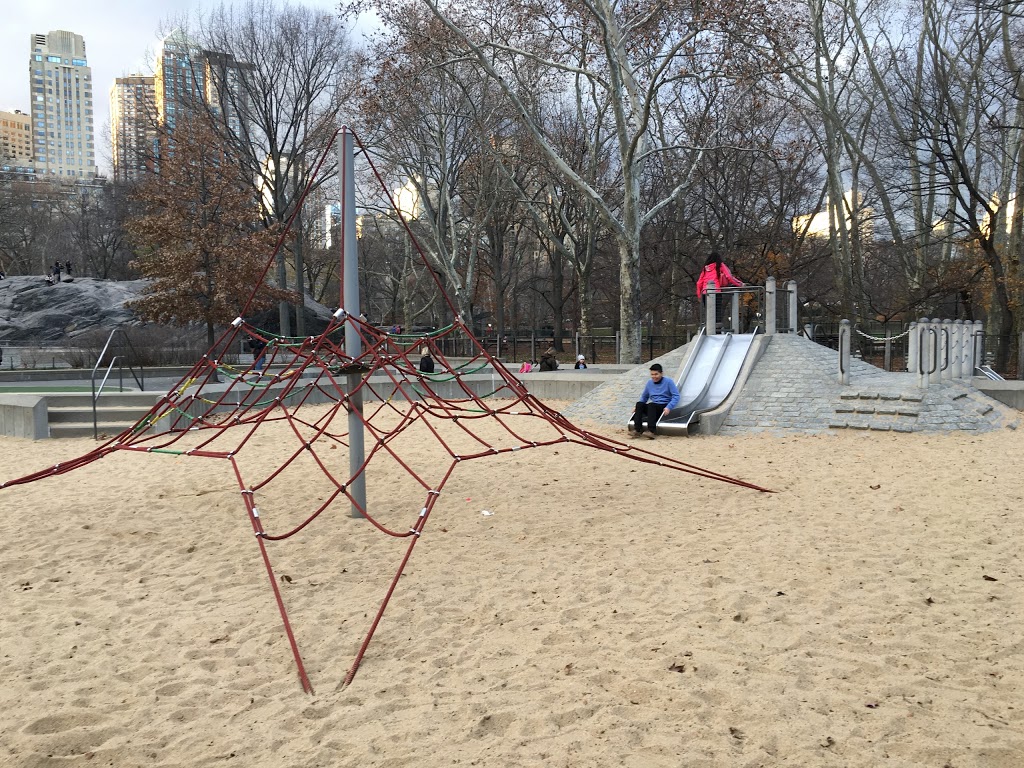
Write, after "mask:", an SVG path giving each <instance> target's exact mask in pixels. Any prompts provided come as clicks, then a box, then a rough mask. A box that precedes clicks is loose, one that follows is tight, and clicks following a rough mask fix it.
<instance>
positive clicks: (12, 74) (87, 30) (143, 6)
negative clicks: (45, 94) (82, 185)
mask: <svg viewBox="0 0 1024 768" xmlns="http://www.w3.org/2000/svg"><path fill="white" fill-rule="evenodd" d="M219 4H220V3H219V2H218V1H217V0H160V1H159V2H155V3H148V2H145V0H78V1H77V2H69V1H68V0H0V109H2V110H14V109H20V110H21V111H23V112H28V111H29V72H28V63H29V54H30V51H29V36H30V35H34V34H46V33H47V32H50V31H53V30H57V29H65V30H67V31H69V32H74V33H75V34H78V35H81V36H82V37H84V38H85V50H86V54H87V56H88V58H89V66H90V67H91V68H92V82H93V94H94V96H95V98H94V99H93V101H94V102H95V109H96V112H95V115H96V122H95V124H94V128H95V131H96V142H97V150H98V152H97V154H98V155H99V158H98V163H99V166H100V172H101V173H108V172H109V163H110V147H109V146H108V144H109V140H108V139H106V137H107V136H108V135H109V134H108V133H107V132H105V126H107V125H108V123H109V121H110V86H111V85H113V83H114V78H115V77H121V76H122V75H126V74H130V73H133V72H145V73H146V74H149V73H151V72H152V62H150V61H148V60H147V56H149V55H151V54H152V52H153V50H154V48H155V44H156V41H157V32H158V30H160V29H161V28H162V27H163V26H165V24H164V22H166V21H168V20H169V19H172V18H175V17H177V16H179V15H181V14H185V13H189V12H191V11H195V10H198V9H204V8H211V7H215V6H217V5H219ZM296 4H300V3H296ZM301 4H302V5H308V6H312V7H316V8H325V9H333V8H336V7H337V0H304V1H303V2H302V3H301Z"/></svg>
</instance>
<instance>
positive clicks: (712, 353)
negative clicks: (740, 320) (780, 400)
mask: <svg viewBox="0 0 1024 768" xmlns="http://www.w3.org/2000/svg"><path fill="white" fill-rule="evenodd" d="M753 343H754V334H753V333H724V334H719V335H715V336H708V335H707V334H706V333H705V331H704V329H703V328H702V329H701V331H700V334H699V335H698V336H697V339H696V341H695V342H694V348H693V351H692V352H691V353H690V356H689V357H688V358H687V360H686V364H685V365H684V366H683V370H682V372H681V373H680V374H679V377H678V378H677V379H676V385H677V386H678V387H679V405H677V406H676V407H675V408H673V409H672V410H671V411H670V412H669V414H668V415H667V416H664V415H663V416H661V417H660V418H659V419H658V433H659V434H663V435H688V434H690V432H691V431H692V430H693V429H694V427H695V426H696V424H697V422H698V421H699V419H700V415H701V414H702V413H707V412H708V411H712V410H714V409H715V408H717V407H718V406H720V405H721V404H722V403H723V402H725V399H726V398H727V397H729V393H730V392H732V390H733V387H735V386H736V380H737V379H738V378H739V375H740V370H741V369H742V368H743V362H744V361H745V360H746V359H747V354H748V353H749V352H750V349H751V347H752V345H753ZM628 425H629V427H632V426H633V416H632V415H630V418H629V423H628Z"/></svg>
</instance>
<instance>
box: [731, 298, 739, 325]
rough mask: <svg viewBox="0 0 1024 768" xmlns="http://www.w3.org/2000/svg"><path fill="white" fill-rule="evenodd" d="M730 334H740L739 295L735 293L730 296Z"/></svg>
mask: <svg viewBox="0 0 1024 768" xmlns="http://www.w3.org/2000/svg"><path fill="white" fill-rule="evenodd" d="M732 332H733V333H739V332H740V295H739V293H738V292H736V291H733V294H732Z"/></svg>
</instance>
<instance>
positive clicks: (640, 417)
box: [633, 402, 665, 435]
mask: <svg viewBox="0 0 1024 768" xmlns="http://www.w3.org/2000/svg"><path fill="white" fill-rule="evenodd" d="M664 410H665V404H664V403H639V402H638V403H637V404H636V410H635V411H634V412H633V429H635V430H636V432H637V434H640V433H641V432H643V431H644V418H646V419H647V428H648V429H649V430H651V433H652V434H655V435H656V434H658V430H657V428H656V427H655V425H656V424H657V423H658V417H659V416H661V414H662V412H663V411H664Z"/></svg>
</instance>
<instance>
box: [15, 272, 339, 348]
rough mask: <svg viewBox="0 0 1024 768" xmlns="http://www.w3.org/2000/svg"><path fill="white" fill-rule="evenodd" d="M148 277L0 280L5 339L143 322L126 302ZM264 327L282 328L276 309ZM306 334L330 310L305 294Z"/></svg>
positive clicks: (33, 339)
mask: <svg viewBox="0 0 1024 768" xmlns="http://www.w3.org/2000/svg"><path fill="white" fill-rule="evenodd" d="M148 282H149V281H148V280H124V281H115V280H98V279H96V278H92V277H76V278H74V279H73V280H71V281H70V282H69V281H67V279H65V282H61V283H58V284H57V285H48V284H47V283H46V281H45V280H44V279H43V278H41V277H8V278H6V279H3V280H0V342H6V343H8V344H23V343H24V344H33V343H39V342H47V341H51V342H52V341H61V340H65V339H69V338H74V337H75V336H78V335H79V334H81V333H84V332H86V331H89V330H92V329H94V328H113V327H115V326H120V325H142V324H143V321H142V320H140V319H139V317H138V316H136V315H135V313H133V312H132V310H130V309H129V308H128V307H127V306H125V305H126V304H127V303H128V302H130V301H132V300H133V299H135V298H138V297H139V296H140V295H141V294H142V291H143V289H144V288H145V287H146V285H147V284H148ZM259 318H260V320H262V321H264V322H263V323H260V327H265V328H267V330H270V331H276V330H277V311H276V310H269V311H264V312H263V313H261V314H260V315H259ZM305 318H306V330H307V333H318V332H320V331H321V330H322V329H323V328H324V327H326V326H327V324H328V323H329V322H330V320H331V311H330V310H329V309H327V307H325V306H323V305H322V304H318V303H317V302H315V301H313V300H312V299H310V298H309V297H308V296H307V297H306V307H305Z"/></svg>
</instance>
